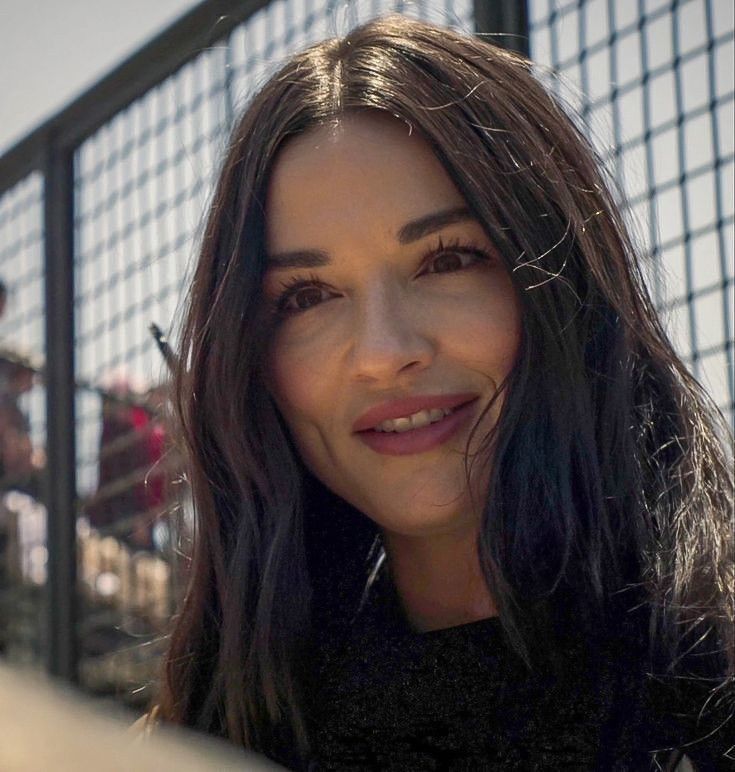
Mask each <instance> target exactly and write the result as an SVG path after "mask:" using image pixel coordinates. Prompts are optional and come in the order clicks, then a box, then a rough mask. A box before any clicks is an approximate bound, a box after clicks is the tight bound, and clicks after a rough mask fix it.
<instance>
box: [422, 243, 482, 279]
mask: <svg viewBox="0 0 735 772" xmlns="http://www.w3.org/2000/svg"><path fill="white" fill-rule="evenodd" d="M488 260H489V255H488V254H487V253H486V252H485V251H484V250H482V249H479V248H478V247H475V246H469V245H467V246H462V245H459V244H456V245H449V246H446V247H445V246H443V245H442V244H440V245H439V247H438V248H437V249H435V250H433V252H432V253H431V254H430V255H429V257H428V259H427V260H426V262H425V264H424V265H425V268H424V271H423V272H424V273H429V274H432V273H453V272H454V271H461V270H463V269H465V268H470V267H471V266H473V265H475V264H476V263H478V262H487V261H488Z"/></svg>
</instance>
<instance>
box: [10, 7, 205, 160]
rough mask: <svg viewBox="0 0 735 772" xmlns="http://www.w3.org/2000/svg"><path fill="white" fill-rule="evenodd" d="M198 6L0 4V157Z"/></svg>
mask: <svg viewBox="0 0 735 772" xmlns="http://www.w3.org/2000/svg"><path fill="white" fill-rule="evenodd" d="M195 5H197V1H196V0H0V52H1V53H0V56H1V57H2V62H3V66H2V67H0V105H1V107H2V110H1V113H2V114H1V118H2V119H1V120H0V154H2V153H3V152H5V151H6V150H8V149H9V148H10V147H11V146H12V145H13V144H15V142H16V141H17V140H19V139H21V138H22V137H23V135H24V134H25V133H26V132H28V131H30V130H31V129H33V128H34V127H35V126H36V125H37V124H38V123H40V122H41V121H43V120H44V119H45V118H47V117H49V116H51V115H53V114H54V113H55V112H56V111H57V110H58V109H60V108H62V107H63V106H64V105H65V104H66V103H67V102H69V101H70V100H71V99H73V98H74V97H75V96H77V95H79V94H80V93H82V92H83V91H84V90H85V89H86V88H87V87H89V86H91V85H92V84H93V83H94V82H95V81H96V80H97V79H98V78H100V77H101V76H102V75H104V74H105V73H106V72H108V71H109V70H110V69H112V68H113V67H114V66H115V65H116V64H118V63H119V62H120V61H122V60H123V59H125V58H126V57H127V56H128V55H129V54H132V53H134V52H135V51H136V50H137V49H138V48H139V47H140V46H141V45H143V44H144V43H146V42H147V41H148V40H149V39H150V38H151V37H153V36H154V35H156V34H157V33H158V32H159V31H160V30H162V29H163V28H165V27H166V26H167V25H168V24H170V23H171V22H173V21H175V20H176V19H177V18H178V17H179V16H181V15H182V14H183V13H185V12H186V11H188V10H189V9H191V8H193V7H194V6H195Z"/></svg>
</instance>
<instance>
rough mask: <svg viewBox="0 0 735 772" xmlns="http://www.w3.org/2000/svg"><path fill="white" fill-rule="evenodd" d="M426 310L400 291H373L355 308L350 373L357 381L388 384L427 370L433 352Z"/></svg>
mask: <svg viewBox="0 0 735 772" xmlns="http://www.w3.org/2000/svg"><path fill="white" fill-rule="evenodd" d="M429 327H430V320H429V318H428V315H427V314H426V309H423V311H422V309H421V307H420V305H419V304H418V303H417V299H416V298H414V299H411V297H410V293H408V292H406V291H404V290H403V289H402V288H400V287H390V286H386V285H381V286H378V287H374V288H372V289H371V290H370V291H369V292H368V293H366V294H365V295H364V297H363V299H362V300H361V302H358V303H357V304H356V309H355V322H354V326H353V338H352V347H351V348H352V350H351V357H352V369H353V373H354V376H355V378H356V379H358V380H363V381H366V380H370V381H389V380H390V379H394V378H395V377H396V376H399V375H402V374H405V373H408V372H412V371H414V370H415V371H419V370H422V369H424V368H426V367H428V366H429V364H430V363H431V361H432V359H433V357H434V352H435V341H434V339H433V336H432V334H431V332H430V329H429Z"/></svg>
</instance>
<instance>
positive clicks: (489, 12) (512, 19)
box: [474, 0, 530, 56]
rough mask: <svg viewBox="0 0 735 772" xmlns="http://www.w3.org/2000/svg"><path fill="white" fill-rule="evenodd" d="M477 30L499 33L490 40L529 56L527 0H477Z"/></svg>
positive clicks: (492, 33)
mask: <svg viewBox="0 0 735 772" xmlns="http://www.w3.org/2000/svg"><path fill="white" fill-rule="evenodd" d="M474 13H475V32H479V33H489V34H491V35H497V37H495V38H490V42H493V43H497V45H499V46H503V48H508V49H510V50H511V51H517V52H518V53H519V54H523V55H524V56H528V55H529V53H530V46H529V39H528V2H527V0H475V5H474Z"/></svg>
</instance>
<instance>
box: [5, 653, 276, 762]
mask: <svg viewBox="0 0 735 772" xmlns="http://www.w3.org/2000/svg"><path fill="white" fill-rule="evenodd" d="M0 737H2V741H0V770H2V772H86V770H94V772H123V771H124V772H129V771H130V770H136V772H154V771H155V772H160V771H161V770H167V769H175V770H176V772H195V771H196V772H202V771H203V770H212V772H214V771H215V770H216V772H229V770H249V769H252V770H278V769H282V767H280V766H278V765H276V764H273V763H272V762H270V761H268V760H267V759H263V758H262V757H260V756H254V755H252V754H247V753H246V752H244V751H242V752H239V751H235V750H233V749H231V748H229V747H227V746H226V745H224V744H223V743H220V742H217V741H215V740H211V739H208V738H206V737H203V736H201V735H198V734H193V733H191V732H185V731H182V730H173V729H170V728H164V729H157V730H156V731H155V732H153V733H152V734H151V735H150V736H145V737H144V736H143V733H141V732H137V733H136V732H134V731H132V732H131V730H130V727H129V725H127V724H126V723H125V722H124V721H120V720H117V719H114V718H109V717H104V716H103V715H100V711H99V709H98V708H97V709H96V708H95V707H93V706H92V704H90V703H87V702H85V701H84V700H81V699H78V698H76V697H72V696H70V695H68V694H66V693H65V692H63V691H61V690H60V689H57V688H54V687H53V686H52V685H50V684H49V683H48V682H44V681H42V680H41V679H40V678H39V677H37V676H35V675H25V674H21V673H18V672H16V671H12V670H10V669H8V668H7V667H4V666H3V667H0Z"/></svg>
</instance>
